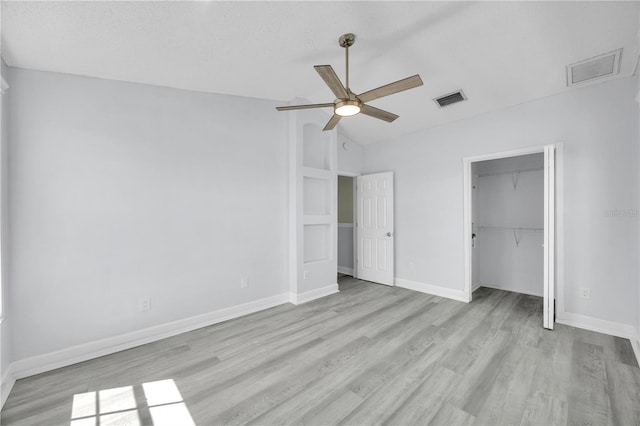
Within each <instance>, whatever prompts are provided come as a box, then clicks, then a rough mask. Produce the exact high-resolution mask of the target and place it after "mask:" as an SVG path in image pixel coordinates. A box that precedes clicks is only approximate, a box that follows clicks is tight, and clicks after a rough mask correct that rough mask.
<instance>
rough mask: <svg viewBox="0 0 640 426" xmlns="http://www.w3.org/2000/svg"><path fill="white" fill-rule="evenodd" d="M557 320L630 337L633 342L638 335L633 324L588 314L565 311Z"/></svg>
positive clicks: (573, 325) (565, 323)
mask: <svg viewBox="0 0 640 426" xmlns="http://www.w3.org/2000/svg"><path fill="white" fill-rule="evenodd" d="M556 322H557V323H558V324H564V325H570V326H572V327H577V328H583V329H585V330H590V331H595V332H597V333H604V334H609V335H611V336H617V337H622V338H625V339H629V340H631V342H632V344H633V341H634V340H636V339H637V336H638V333H637V331H636V328H635V327H634V326H632V325H628V324H622V323H619V322H613V321H607V320H602V319H598V318H593V317H588V316H586V315H580V314H572V313H568V312H565V313H563V314H562V316H560V315H558V317H557V318H556Z"/></svg>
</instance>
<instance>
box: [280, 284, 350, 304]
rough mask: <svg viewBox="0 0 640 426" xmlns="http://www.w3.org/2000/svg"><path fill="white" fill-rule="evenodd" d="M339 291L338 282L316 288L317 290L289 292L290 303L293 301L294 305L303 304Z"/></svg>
mask: <svg viewBox="0 0 640 426" xmlns="http://www.w3.org/2000/svg"><path fill="white" fill-rule="evenodd" d="M338 292H340V290H339V289H338V284H337V283H336V284H330V285H327V286H324V287H320V288H316V289H315V290H309V291H305V292H304V293H299V294H296V293H289V303H293V304H294V305H302V304H303V303H307V302H311V301H312V300H316V299H320V298H322V297H326V296H330V295H332V294H335V293H338Z"/></svg>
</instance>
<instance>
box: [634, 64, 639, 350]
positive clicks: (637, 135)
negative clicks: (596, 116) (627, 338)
mask: <svg viewBox="0 0 640 426" xmlns="http://www.w3.org/2000/svg"><path fill="white" fill-rule="evenodd" d="M634 77H635V82H636V87H635V93H636V119H635V140H636V141H637V146H638V148H637V149H638V150H639V151H640V108H639V107H638V105H639V104H640V70H639V69H638V68H636V73H635V76H634ZM636 168H638V169H639V170H640V155H639V156H638V158H637V159H636ZM638 178H640V176H639V177H638ZM638 191H640V182H638ZM638 197H640V193H639V194H638ZM638 228H639V229H638V231H639V234H638V244H639V245H640V227H638ZM638 251H639V252H640V249H639V250H638ZM639 255H640V253H639ZM638 264H640V257H639V258H638ZM639 275H640V274H639ZM637 292H638V294H637V297H636V301H637V303H638V304H637V305H636V314H637V317H638V318H637V331H638V347H640V276H639V277H638V288H637ZM639 361H640V360H639Z"/></svg>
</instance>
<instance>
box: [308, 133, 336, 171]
mask: <svg viewBox="0 0 640 426" xmlns="http://www.w3.org/2000/svg"><path fill="white" fill-rule="evenodd" d="M302 131H303V139H302V140H303V144H302V163H303V166H304V167H311V168H314V169H322V170H330V169H331V146H330V143H331V138H330V137H329V135H328V134H327V133H326V132H323V131H322V129H321V128H320V127H319V126H318V125H316V124H311V123H307V124H305V125H304V127H303V130H302Z"/></svg>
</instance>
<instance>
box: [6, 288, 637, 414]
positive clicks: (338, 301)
mask: <svg viewBox="0 0 640 426" xmlns="http://www.w3.org/2000/svg"><path fill="white" fill-rule="evenodd" d="M340 290H341V292H340V293H339V294H336V295H332V296H329V297H326V298H323V299H319V300H316V301H313V302H310V303H308V304H305V305H301V306H293V305H289V304H287V305H282V306H278V307H276V308H273V309H269V310H266V311H263V312H259V313H256V314H253V315H249V316H246V317H243V318H238V319H235V320H231V321H227V322H225V323H221V324H217V325H214V326H211V327H207V328H203V329H199V330H196V331H193V332H190V333H186V334H183V335H180V336H176V337H172V338H169V339H165V340H162V341H159V342H155V343H152V344H148V345H144V346H140V347H137V348H134V349H130V350H127V351H123V352H119V353H117V354H113V355H109V356H105V357H102V358H99V359H95V360H92V361H88V362H84V363H81V364H76V365H73V366H70V367H67V368H62V369H59V370H56V371H52V372H48V373H45V374H40V375H38V376H34V377H30V378H26V379H23V380H19V381H18V382H17V383H16V385H15V387H14V389H13V391H12V393H11V395H10V396H9V399H8V401H7V403H6V405H5V407H4V410H3V411H2V425H4V426H9V425H58V424H60V425H63V424H64V425H69V424H70V423H72V424H73V425H74V426H76V425H85V424H100V425H106V424H134V425H135V424H144V425H147V424H149V425H151V424H154V425H156V426H157V425H160V424H174V425H186V424H189V423H190V422H193V423H195V424H197V425H219V424H247V423H249V424H257V425H275V424H296V425H331V424H349V425H370V424H394V425H418V424H419V425H426V424H441V425H465V424H482V425H551V424H562V425H564V424H571V425H578V424H579V425H610V424H614V425H638V424H640V369H639V368H638V364H637V362H636V360H635V357H634V355H633V351H632V348H631V345H630V343H629V341H628V340H624V339H620V338H615V337H611V336H607V335H603V334H598V333H593V332H588V331H584V330H579V329H575V328H572V327H567V326H562V325H556V329H555V330H554V331H547V330H544V329H543V328H542V301H541V299H540V298H537V297H532V296H526V295H521V294H517V293H510V292H505V291H499V290H491V289H484V288H482V289H479V290H478V291H476V292H475V293H474V300H473V302H472V303H471V304H464V303H460V302H455V301H452V300H447V299H442V298H439V297H435V296H428V295H425V294H421V293H416V292H413V291H410V290H405V289H401V288H396V287H386V286H382V285H377V284H372V283H365V282H362V281H358V280H354V279H352V278H344V277H343V278H342V279H341V280H340ZM154 389H155V390H156V391H155V393H154ZM172 416H173V417H172ZM126 419H128V421H129V423H127V421H125V420H126Z"/></svg>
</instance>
